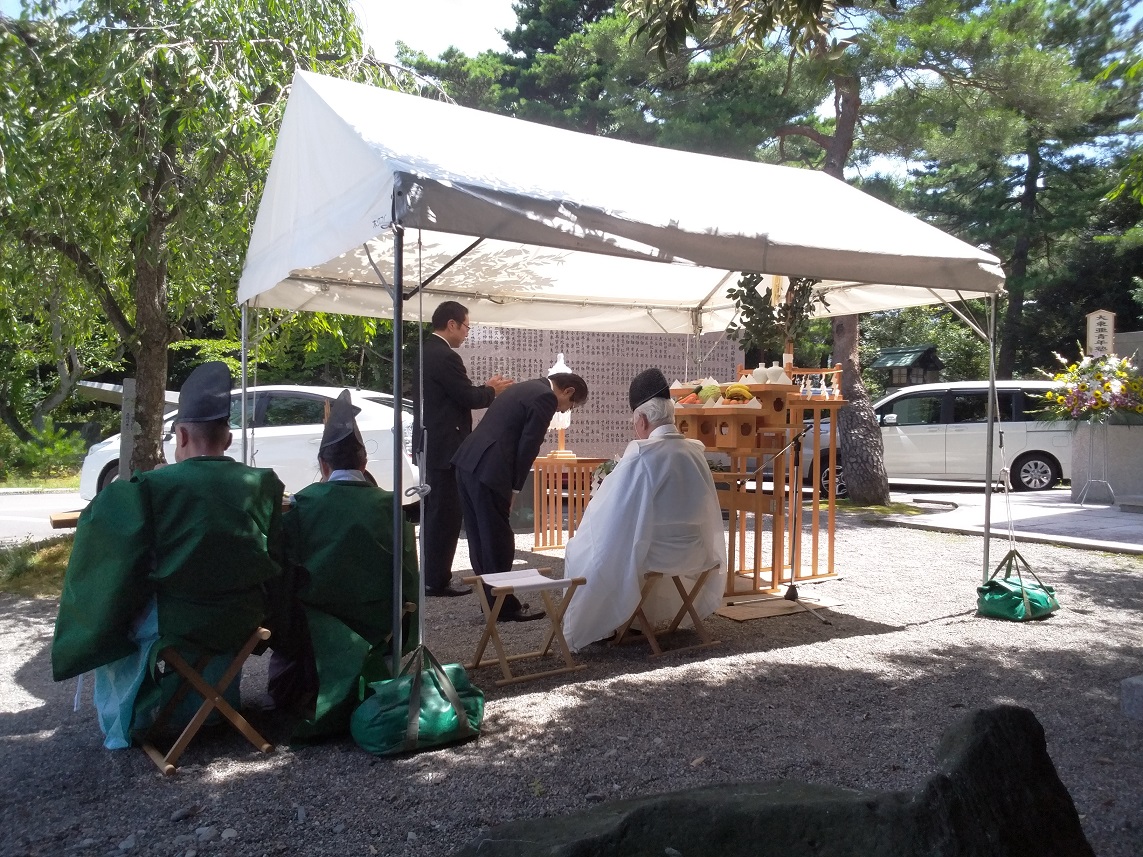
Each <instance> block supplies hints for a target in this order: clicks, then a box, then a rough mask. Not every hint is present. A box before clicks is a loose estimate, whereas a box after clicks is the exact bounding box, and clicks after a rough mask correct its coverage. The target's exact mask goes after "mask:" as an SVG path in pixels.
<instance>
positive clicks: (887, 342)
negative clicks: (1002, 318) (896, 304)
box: [860, 301, 988, 400]
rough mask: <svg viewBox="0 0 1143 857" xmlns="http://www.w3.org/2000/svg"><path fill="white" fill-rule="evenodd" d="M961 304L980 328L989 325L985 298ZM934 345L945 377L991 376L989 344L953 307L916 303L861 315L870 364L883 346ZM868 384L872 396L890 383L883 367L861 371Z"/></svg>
mask: <svg viewBox="0 0 1143 857" xmlns="http://www.w3.org/2000/svg"><path fill="white" fill-rule="evenodd" d="M961 308H962V310H963V311H964V312H965V313H966V314H968V315H969V316H970V317H971V318H973V319H974V320H975V321H976V322H977V323H978V324H979V325H980V326H981V327H982V328H983V327H986V326H987V318H988V306H987V304H986V303H985V302H984V301H969V302H967V303H966V304H963V305H962V307H961ZM910 345H912V346H916V345H934V346H936V349H937V356H938V357H939V358H940V359H941V362H942V363H944V364H945V367H944V369H942V370H941V380H943V381H979V380H983V379H986V378H987V377H988V346H987V344H986V343H985V342H984V340H982V339H981V338H980V337H979V336H977V334H976V333H975V332H974V331H973V330H972V329H971V328H969V327H968V325H966V324H965V323H964V322H963V321H961V320H960V319H959V318H958V317H957V316H956V315H955V314H954V313H953V312H952V311H951V310H949V309H946V308H944V307H912V308H909V309H900V310H890V311H888V312H876V313H870V314H868V315H866V316H863V317H862V321H861V344H860V354H861V365H862V366H864V367H868V366H869V365H870V364H871V363H873V361H874V360H876V359H877V357H878V355H879V354H880V353H881V349H883V348H893V347H898V346H910ZM862 379H863V380H864V381H865V386H866V389H867V390H868V391H869V395H870V397H871V398H873V399H874V400H876V399H878V398H880V397H881V396H882V395H883V394H884V392H885V387H886V374H885V370H883V369H869V368H866V369H864V370H863V372H862Z"/></svg>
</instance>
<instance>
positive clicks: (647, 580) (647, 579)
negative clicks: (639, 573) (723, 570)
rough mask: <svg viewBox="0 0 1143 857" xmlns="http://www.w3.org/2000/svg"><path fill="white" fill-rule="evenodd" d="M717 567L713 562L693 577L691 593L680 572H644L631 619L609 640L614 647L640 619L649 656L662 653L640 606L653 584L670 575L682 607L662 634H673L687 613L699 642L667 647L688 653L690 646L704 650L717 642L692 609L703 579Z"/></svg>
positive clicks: (640, 628) (656, 655)
mask: <svg viewBox="0 0 1143 857" xmlns="http://www.w3.org/2000/svg"><path fill="white" fill-rule="evenodd" d="M718 569H719V566H717V565H714V566H711V567H710V568H708V569H707V570H706V571H704V572H703V573H702V574H700V575H699V576H698V577H697V578H696V579H695V583H694V585H693V586H692V587H691V589H690V592H688V591H687V589H686V587H685V586H683V582H682V580H681V579H680V578H681V577H683V575H678V574H665V573H663V572H660V571H648V572H645V573H644V574H643V588H642V589H641V590H640V592H639V604H638V605H637V606H636V607H635V612H634V613H632V614H631V618H630V619H628V620H627V621H626V622H624V623H623V625H622V626H620V628H619V630H618V631H616V632H615V639H614V640H613V641H612V645H613V646H618V645H619V644H620V643H622V642H624V641H625V638H626V637H627V634H628V633H629V632H630V630H631V626H632V624H633V623H634V622H636V621H638V622H639V630H640V631H642V632H643V636H644V637H646V638H647V642H648V643H649V644H650V645H651V657H658V656H659V655H661V654H663V649H662V647H661V646H660V645H659V640H658V638H657V637H656V636H655V629H654V628H652V627H651V623H650V622H649V621H648V620H647V614H645V613H644V612H643V605H644V603H646V601H647V596H649V595H650V594H651V592H652V591H653V590H654V588H655V586H656V585H657V584H658V583H659V581H660V580H662V579H663V578H664V577H669V578H671V580H673V581H674V582H675V588H676V589H677V590H678V591H679V597H680V598H682V600H683V603H682V606H681V607H679V612H678V613H676V614H675V618H674V619H673V620H672V621H671V624H670V625H669V626H668V627H667V630H666V631H663V632H661V633H665V634H673V633H674V632H675V631H677V630H678V628H679V623H681V622H682V621H683V617H684V616H686V615H687V614H688V613H689V614H690V617H691V622H693V623H694V628H695V633H697V634H698V635H699V639H700V640H701V641H702V642H700V643H695V645H693V646H681V647H679V648H677V649H670V650H669V651H671V652H689V651H691V650H692V649H705V648H707V647H708V646H716V645H718V643H719V642H720V641H719V640H716V639H714V638H713V637H712V636H711V635H710V632H709V631H708V630H707V629H706V627H705V626H704V625H703V623H702V620H701V619H699V616H698V613H696V612H695V606H694V601H695V596H696V595H698V594H699V592H701V591H702V587H703V584H704V583H706V579H707V578H708V577H710V576H711V575H712V574H714V573H716V572H717V571H718Z"/></svg>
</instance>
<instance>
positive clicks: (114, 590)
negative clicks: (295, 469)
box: [52, 361, 283, 749]
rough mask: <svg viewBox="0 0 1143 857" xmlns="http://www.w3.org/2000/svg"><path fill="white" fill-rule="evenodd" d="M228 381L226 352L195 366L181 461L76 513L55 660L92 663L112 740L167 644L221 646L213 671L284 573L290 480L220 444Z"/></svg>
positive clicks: (126, 724) (123, 732)
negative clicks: (281, 549) (285, 483)
mask: <svg viewBox="0 0 1143 857" xmlns="http://www.w3.org/2000/svg"><path fill="white" fill-rule="evenodd" d="M230 387H231V377H230V370H229V369H228V368H227V367H226V365H225V364H224V363H221V362H217V361H216V362H211V363H204V364H203V365H201V366H199V367H197V368H196V369H195V370H194V371H193V372H192V373H191V375H190V377H188V378H187V381H186V383H185V384H184V385H183V389H182V391H181V393H180V395H179V412H178V416H177V417H176V418H175V425H174V431H175V461H176V463H175V464H172V465H169V466H166V467H161V468H158V469H156V470H152V471H150V472H148V473H136V474H135V475H134V476H133V477H132V479H131V481H130V482H124V481H118V482H113V483H112V484H110V485H109V486H107V488H105V489H104V490H103V491H101V492H100V493H99V495H98V496H96V498H95V499H94V500H92V501H91V503H90V504H89V505H88V507H87V508H86V509H84V510H83V513H82V514H81V515H80V518H79V523H78V525H77V528H76V535H75V545H74V547H73V548H72V553H71V558H70V560H69V562H68V567H67V573H66V575H65V577H64V587H63V594H62V595H61V598H60V612H59V616H58V618H57V619H56V631H55V640H54V642H53V644H52V673H53V676H54V677H55V679H56V681H61V680H63V679H67V678H71V677H73V676H76V675H80V674H82V673H84V672H87V671H88V670H94V671H95V690H94V697H95V705H96V711H97V714H98V717H99V725H100V728H101V729H102V730H103V733H104V736H105V740H104V746H106V747H107V748H108V749H118V748H121V747H126V746H129V745H130V742H131V735H132V732H134V731H136V730H139V729H143V728H146V727H147V726H149V725H150V718H151V717H152V716H153V714H154V712H155V710H157V706H158V702H159V700H160V695H161V676H160V675H159V674H158V673H157V670H156V665H155V663H154V658H155V655H156V653H157V652H159V651H160V650H161V649H162V648H163V647H164V646H167V645H174V646H176V647H178V648H180V649H182V650H184V651H186V652H187V653H190V654H197V653H205V654H216V655H219V656H220V657H218V658H216V659H215V660H216V661H217V662H218V664H219V666H218V667H215V665H213V664H212V665H211V667H208V669H207V671H206V673H207V678H208V680H211V679H213V678H214V676H213V675H212V673H217V674H221V672H222V670H223V669H224V668H225V664H226V662H227V661H228V660H229V658H228V657H225V656H224V655H225V654H226V653H229V652H232V651H233V650H236V649H238V648H240V647H241V646H242V644H243V643H244V642H245V641H246V640H247V638H248V637H249V636H250V634H251V633H252V632H253V631H254V629H255V628H257V627H258V626H259V625H260V624H262V623H263V622H264V621H265V619H266V614H267V598H266V586H267V585H268V584H270V583H272V581H273V580H274V578H277V577H279V576H280V567H279V565H278V562H277V561H276V556H277V553H278V544H277V543H278V540H279V538H280V528H281V514H282V511H281V510H282V493H283V487H282V483H281V481H280V480H279V479H278V477H277V476H275V475H274V472H273V471H272V470H269V469H264V468H253V467H247V466H246V465H244V464H240V463H238V462H236V461H234V460H233V459H231V458H228V457H226V456H224V455H223V453H225V452H226V450H227V448H228V447H229V446H230V441H231V435H230V426H229V418H230ZM237 687H238V681H237V680H235V682H234V684H233V685H232V688H233V692H234V693H235V694H236V693H237Z"/></svg>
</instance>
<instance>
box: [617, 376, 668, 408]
mask: <svg viewBox="0 0 1143 857" xmlns="http://www.w3.org/2000/svg"><path fill="white" fill-rule="evenodd" d="M669 398H671V388H670V385H668V384H667V378H666V376H665V375H663V373H662V372H660V371H659V370H658V369H644V370H643V371H642V372H640V373H639V374H638V375H636V376H635V378H634V380H633V381H632V382H631V388H630V389H629V390H628V392H627V401H628V402H629V403H630V404H631V410H635V409H636V408H637V407H639V406H640V405H641V404H643V403H644V402H649V401H651V399H669Z"/></svg>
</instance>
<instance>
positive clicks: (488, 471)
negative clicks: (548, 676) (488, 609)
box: [452, 372, 587, 622]
mask: <svg viewBox="0 0 1143 857" xmlns="http://www.w3.org/2000/svg"><path fill="white" fill-rule="evenodd" d="M585 401H587V384H585V383H584V380H583V378H581V377H579V375H574V374H572V373H570V372H561V373H558V374H556V375H550V376H549V377H547V378H537V379H536V380H534V381H524V382H522V383H519V384H516V385H514V386H513V387H511V388H510V389H508V390H506V391H504V393H503V394H502V395H500V396H497V397H496V401H494V402H493V403H492V405H491V406H490V407H489V408H488V413H486V414H485V415H484V418H483V419H482V420H481V421H480V424H479V425H478V426H477V427H476V429H475V431H473V432H472V434H470V435H469V436H468V437H467V438H466V439H465V441H464V442H463V443H462V444H461V445H460V448H459V449H458V450H457V452H456V455H454V456H453V458H452V463H453V466H454V467H455V468H456V480H457V486H458V488H459V489H460V504H461V508H462V509H463V511H464V531H465V533H466V535H467V536H468V552H469V558H470V559H471V560H472V568H473V570H474V571H475V572H476V573H477V574H496V573H498V572H503V571H511V569H512V560H513V558H514V557H515V555H516V538H515V536H514V535H513V533H512V524H511V522H510V521H509V515H510V513H511V511H512V499H513V497H514V496H515V495H516V494H518V493H520V489H522V488H523V487H524V480H525V479H527V477H528V471H529V470H531V468H532V462H533V461H535V460H536V454H537V453H538V452H539V451H540V445H541V444H542V443H543V442H544V435H545V433H547V431H548V426H549V424H550V423H551V421H552V415H553V414H555V412H556V411H561V412H563V411H569V410H571V409H572V408H573V407H575V406H576V405H579V404H582V403H583V402H585ZM543 615H544V614H543V612H542V611H540V612H535V611H531V612H530V611H528V610H526V608H525V607H524V605H522V604H521V603H520V600H519V599H518V598H516V596H514V595H509V596H508V598H507V599H506V600H505V602H504V607H503V608H502V609H501V611H500V617H499V618H500V621H503V622H527V621H529V620H531V619H540V618H542V617H543Z"/></svg>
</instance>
